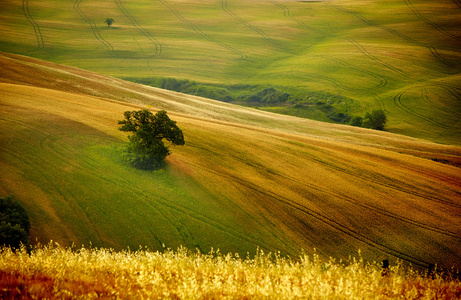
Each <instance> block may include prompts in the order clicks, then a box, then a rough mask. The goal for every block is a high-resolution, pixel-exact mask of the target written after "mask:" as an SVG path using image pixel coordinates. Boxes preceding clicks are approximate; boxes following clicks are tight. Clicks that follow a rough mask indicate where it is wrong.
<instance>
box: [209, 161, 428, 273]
mask: <svg viewBox="0 0 461 300" xmlns="http://www.w3.org/2000/svg"><path fill="white" fill-rule="evenodd" d="M200 168H202V169H204V167H200ZM206 171H208V172H210V173H213V174H215V175H219V176H223V175H224V174H222V173H219V172H217V171H213V170H210V169H207V170H206ZM225 176H227V177H228V178H229V179H230V180H232V181H234V182H236V183H238V184H240V185H242V186H245V187H246V188H248V189H250V190H253V191H255V192H257V193H259V194H261V195H263V196H265V197H266V198H267V199H272V200H273V201H276V202H279V203H281V204H283V205H285V206H287V207H290V208H292V209H295V210H296V211H299V212H301V213H303V214H304V215H308V216H310V217H312V218H314V219H316V220H318V221H320V222H322V223H325V224H326V225H328V226H330V227H332V228H334V229H335V230H337V231H339V232H342V233H343V234H346V235H347V236H350V237H352V238H354V239H356V240H359V241H360V242H362V243H364V244H366V245H368V246H371V247H373V248H376V249H378V250H380V251H382V252H384V253H387V254H389V255H392V256H394V257H398V258H400V259H402V260H404V261H407V262H410V263H412V264H415V265H419V266H422V267H427V266H428V265H429V263H428V262H425V261H423V260H421V259H418V258H416V257H412V256H410V255H407V254H405V253H403V252H401V251H399V250H395V249H392V248H390V247H388V246H386V245H384V244H382V243H378V242H376V241H373V240H372V239H370V238H369V237H367V236H366V235H364V234H362V233H359V232H357V231H355V230H352V229H350V228H348V227H347V226H344V225H342V224H340V223H339V222H337V221H335V220H333V219H332V218H329V217H327V216H325V215H323V214H321V213H319V212H316V211H313V210H311V209H309V208H308V207H306V206H304V205H302V204H300V203H296V202H293V201H292V200H291V199H289V198H286V197H284V196H282V195H279V194H276V193H274V192H271V191H269V190H266V189H263V188H261V187H259V186H257V185H255V184H253V183H251V182H249V181H247V180H244V179H242V178H240V177H237V176H234V175H231V174H226V175H225Z"/></svg>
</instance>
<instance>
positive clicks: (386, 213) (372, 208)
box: [285, 174, 461, 239]
mask: <svg viewBox="0 0 461 300" xmlns="http://www.w3.org/2000/svg"><path fill="white" fill-rule="evenodd" d="M349 175H351V174H349ZM285 178H287V179H289V180H291V181H293V182H296V183H298V184H300V185H303V186H305V187H307V188H308V189H309V190H316V191H318V192H321V193H326V194H328V195H330V196H332V197H336V198H340V199H342V200H344V201H347V202H349V203H352V204H354V205H357V206H360V207H362V208H365V209H367V210H370V211H373V212H374V213H377V214H380V215H384V216H387V217H390V218H393V219H396V220H398V221H401V222H404V223H407V224H411V225H414V226H417V227H420V228H423V229H426V230H430V231H433V232H436V233H439V234H443V235H446V236H449V237H452V238H456V239H461V236H459V235H457V234H456V233H454V232H452V231H449V230H446V229H441V228H438V227H435V226H431V225H427V224H426V223H422V222H419V221H416V220H413V219H410V218H407V217H405V216H401V215H398V214H395V213H392V212H390V211H386V210H384V209H383V208H381V207H378V206H374V205H371V204H365V203H363V202H361V201H358V200H356V199H354V198H352V197H349V196H347V195H343V194H339V193H337V192H333V191H330V190H327V189H325V190H322V189H320V188H318V187H316V186H315V185H313V184H309V183H306V182H302V181H299V180H297V179H296V178H294V177H290V176H285Z"/></svg>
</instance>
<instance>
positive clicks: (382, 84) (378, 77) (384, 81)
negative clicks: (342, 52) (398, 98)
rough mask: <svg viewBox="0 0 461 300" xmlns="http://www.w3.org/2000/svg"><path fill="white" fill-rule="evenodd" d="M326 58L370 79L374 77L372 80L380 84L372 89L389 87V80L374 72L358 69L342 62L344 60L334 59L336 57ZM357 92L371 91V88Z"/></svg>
mask: <svg viewBox="0 0 461 300" xmlns="http://www.w3.org/2000/svg"><path fill="white" fill-rule="evenodd" d="M326 58H328V59H330V60H333V61H335V62H337V63H338V64H340V65H343V66H345V67H347V68H349V69H353V70H356V71H357V72H361V73H363V74H366V75H368V76H369V77H372V78H374V79H376V80H377V81H378V82H379V83H378V84H377V85H376V86H374V87H371V88H372V89H380V88H382V87H385V86H386V85H387V79H386V78H384V77H382V76H381V75H378V74H376V73H374V72H371V71H368V70H365V69H363V68H360V67H356V66H354V65H352V64H350V63H347V62H345V61H342V60H340V59H338V58H334V57H326ZM356 90H370V88H356Z"/></svg>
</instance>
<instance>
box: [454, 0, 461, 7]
mask: <svg viewBox="0 0 461 300" xmlns="http://www.w3.org/2000/svg"><path fill="white" fill-rule="evenodd" d="M453 3H455V4H456V6H458V7H459V8H461V1H460V0H453Z"/></svg>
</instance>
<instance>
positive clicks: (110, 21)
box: [104, 18, 115, 27]
mask: <svg viewBox="0 0 461 300" xmlns="http://www.w3.org/2000/svg"><path fill="white" fill-rule="evenodd" d="M114 22H115V21H114V19H112V18H107V19H106V20H105V21H104V23H106V24H107V26H109V27H110V25H112V24H113V23H114Z"/></svg>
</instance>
